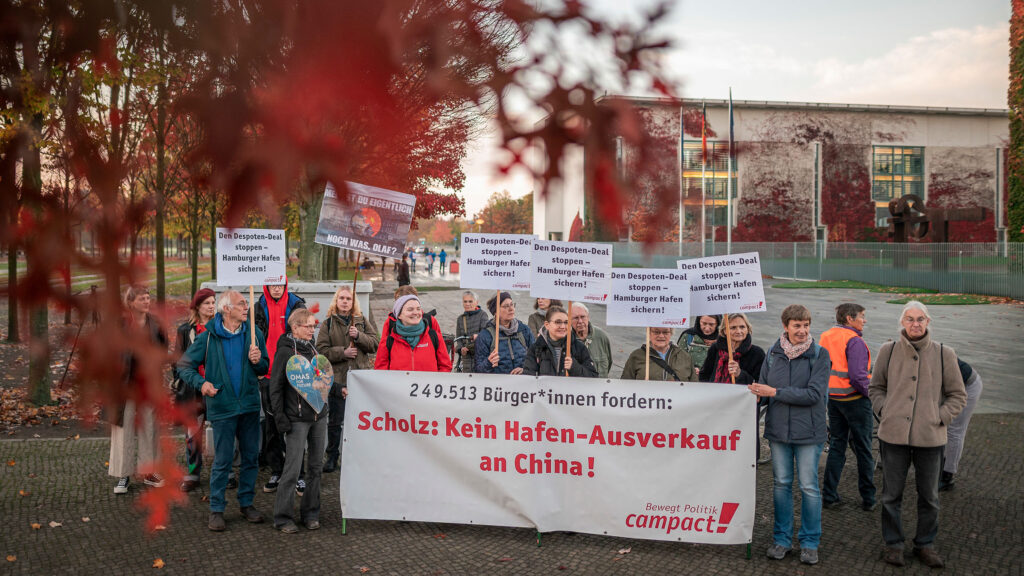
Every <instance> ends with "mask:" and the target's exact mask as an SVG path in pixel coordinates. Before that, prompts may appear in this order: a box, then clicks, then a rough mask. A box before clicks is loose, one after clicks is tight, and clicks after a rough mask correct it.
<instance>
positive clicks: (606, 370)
mask: <svg viewBox="0 0 1024 576" xmlns="http://www.w3.org/2000/svg"><path fill="white" fill-rule="evenodd" d="M125 305H126V310H127V311H128V319H129V320H128V321H131V322H136V323H137V324H136V325H137V326H140V327H142V328H144V333H147V334H150V337H151V338H152V339H153V341H154V342H164V343H165V342H166V338H165V337H164V336H163V334H162V332H161V331H160V330H159V328H158V327H157V323H156V322H155V320H153V318H152V317H151V316H150V315H149V314H148V307H149V295H148V292H146V291H145V289H142V288H138V287H132V288H130V289H129V290H128V293H127V294H126V296H125ZM255 306H256V310H255V324H256V330H252V329H251V328H250V327H249V325H248V314H249V310H248V308H249V303H248V302H247V301H246V299H245V297H244V296H243V295H242V294H240V293H238V292H236V291H232V290H228V291H226V292H223V293H222V294H220V295H219V296H216V295H215V294H214V293H213V291H211V290H208V289H203V290H200V291H198V292H197V293H196V294H195V296H194V297H193V299H192V301H191V303H190V307H189V311H190V316H189V319H188V321H187V322H185V323H184V324H182V325H181V326H180V327H179V328H178V330H177V340H176V348H177V350H178V353H179V356H180V359H179V360H178V362H177V363H176V365H175V384H176V385H175V386H174V387H173V388H174V389H175V394H176V399H177V400H178V401H179V402H191V403H192V404H191V405H194V406H195V407H196V412H195V417H194V418H193V419H191V420H190V421H189V422H186V423H185V424H186V425H185V429H186V453H187V455H186V466H187V470H186V475H185V477H184V478H185V479H184V482H183V483H182V485H181V489H182V490H183V491H186V492H187V491H191V490H193V489H195V488H196V487H197V486H198V485H199V478H200V471H201V467H202V452H203V449H202V439H203V426H204V421H205V422H207V423H208V425H209V427H211V428H212V430H213V444H214V446H213V453H214V461H213V465H212V470H211V473H210V497H209V501H210V518H209V529H210V530H213V531H222V530H224V529H225V527H226V524H225V520H224V511H225V507H226V498H225V493H226V490H227V489H228V488H229V487H237V490H238V492H237V498H238V503H239V506H240V508H241V513H242V516H243V517H244V518H245V519H246V520H248V521H249V522H254V523H256V522H262V521H263V520H264V519H263V516H262V514H261V513H260V512H259V511H257V510H256V509H255V508H254V507H253V498H254V494H255V490H256V477H257V472H258V468H259V466H260V465H261V464H263V465H265V466H268V467H269V468H270V471H271V476H270V480H269V481H268V482H267V483H266V484H265V485H264V487H263V490H264V492H268V493H273V492H276V496H275V504H274V516H273V522H274V526H275V527H276V528H277V529H279V530H281V531H282V532H285V533H295V532H297V531H298V525H297V524H298V523H297V522H296V520H295V515H294V501H293V497H292V492H295V493H297V494H298V495H299V496H301V502H300V507H299V520H300V521H301V523H302V524H303V525H304V526H305V527H306V528H307V529H309V530H315V529H317V528H319V526H320V524H319V511H320V479H321V476H322V474H323V473H331V472H334V471H336V470H338V469H339V467H340V462H339V461H340V457H341V430H342V420H343V417H344V405H345V399H346V397H347V395H348V390H347V386H346V378H347V374H348V371H349V370H353V369H370V368H371V367H372V368H373V369H376V370H408V371H440V372H448V371H451V370H452V369H453V357H454V358H456V361H457V362H458V364H457V365H456V369H460V368H461V369H462V370H463V371H473V372H478V373H488V374H510V375H518V374H522V375H544V376H572V377H583V378H607V377H609V374H610V372H611V368H612V349H611V344H610V341H609V338H608V335H607V333H606V332H605V331H604V330H602V329H601V328H600V327H598V326H595V325H594V323H593V322H592V321H591V318H590V312H589V310H588V309H587V307H586V306H585V305H583V304H580V303H574V304H571V308H570V309H567V308H566V307H565V306H564V305H563V304H562V302H560V301H558V300H554V299H546V298H536V299H535V300H534V302H533V308H534V310H535V311H534V312H533V313H532V314H531V315H530V316H529V318H528V321H527V322H525V323H524V322H521V321H520V320H519V319H518V318H517V314H516V302H515V300H514V298H513V297H512V295H511V294H510V293H508V292H499V293H496V294H495V295H494V296H492V297H491V298H490V299H489V300H487V302H486V303H485V306H486V311H485V310H484V309H483V308H482V307H481V306H480V303H479V300H478V298H477V296H476V294H474V293H473V292H472V291H465V292H463V293H462V306H463V313H462V314H461V315H459V316H458V317H457V318H456V322H455V332H456V339H455V349H454V350H453V352H452V353H451V354H450V353H449V350H448V347H447V345H446V343H445V339H444V335H443V334H442V331H441V326H440V323H439V322H438V319H437V315H436V311H435V310H431V311H427V310H424V309H423V306H422V303H421V302H420V299H419V296H418V294H417V291H416V289H415V288H414V287H412V286H410V285H401V286H399V288H398V290H396V291H395V300H394V304H393V306H392V309H391V312H390V313H389V314H388V316H387V318H386V320H385V321H384V324H383V329H381V330H380V331H379V334H378V330H377V327H376V326H375V325H374V322H372V321H371V320H370V319H369V317H368V316H366V315H364V314H363V313H362V312H361V311H360V309H359V305H358V301H357V299H356V298H355V294H354V293H353V290H352V287H351V285H342V286H341V287H340V288H339V289H338V290H337V292H336V293H335V294H334V297H333V298H332V300H331V304H330V306H329V308H328V310H327V314H326V318H325V319H324V320H323V321H322V322H318V321H317V319H316V318H315V317H314V315H313V313H312V312H310V311H309V310H308V309H307V308H306V306H305V303H304V301H303V300H302V298H300V297H298V296H297V295H295V294H292V293H290V292H288V290H287V284H284V285H280V286H265V287H263V294H262V296H261V297H260V299H259V301H258V302H257V303H256V304H255ZM488 312H489V313H490V314H488ZM835 320H836V322H835V325H834V326H833V327H831V328H829V329H827V330H825V331H824V332H823V333H822V334H821V335H820V336H819V337H818V339H817V340H815V338H813V337H812V335H811V313H810V311H809V310H808V309H807V308H806V307H804V306H802V305H799V304H793V305H790V306H787V307H786V308H785V309H784V310H783V311H782V315H781V324H782V332H781V334H780V335H779V337H778V338H776V339H775V340H774V342H773V343H772V344H771V345H770V346H769V347H768V349H767V350H765V349H763V348H761V347H759V346H757V345H755V344H753V341H752V336H753V330H752V328H751V325H750V322H749V320H748V319H747V316H746V315H745V314H740V313H734V314H725V315H723V316H711V315H706V316H700V317H698V318H696V319H695V321H694V326H693V327H692V328H690V329H688V330H686V331H684V332H682V333H681V334H680V335H679V336H678V338H674V331H673V330H672V329H671V328H662V327H651V328H649V329H648V330H649V334H650V338H649V345H647V344H645V345H641V346H640V347H639V348H638V349H636V350H634V351H632V352H631V353H630V354H629V356H628V358H627V360H626V361H625V363H624V365H623V369H622V371H621V373H620V374H619V378H621V379H625V380H639V379H650V380H664V381H697V380H699V381H702V382H717V383H729V384H739V385H744V386H746V387H747V389H748V390H749V392H750V393H751V394H753V395H754V396H756V397H757V399H758V405H759V406H760V409H761V410H762V411H763V412H764V414H765V427H764V437H765V439H766V440H767V441H768V442H769V443H770V446H771V465H772V474H773V480H774V488H773V501H774V529H773V542H772V544H771V546H770V547H769V548H768V549H767V556H768V557H769V558H772V559H778V560H781V559H783V558H785V557H786V555H787V554H788V553H789V552H791V551H793V526H794V509H793V507H794V499H793V493H792V491H793V488H792V484H793V480H794V476H795V478H796V480H797V482H798V484H799V489H800V491H801V495H802V498H801V504H800V506H801V513H800V531H799V534H798V543H799V550H800V560H801V561H802V562H804V563H806V564H816V563H817V562H818V547H819V544H820V542H821V536H822V534H821V532H822V530H821V518H822V509H823V508H825V509H830V508H836V507H839V506H841V505H842V504H843V500H842V498H841V497H840V495H839V492H838V484H839V479H840V476H841V473H842V470H843V467H844V465H845V462H846V449H847V446H850V447H851V448H852V449H853V452H854V455H855V457H856V460H857V487H858V495H859V500H860V508H862V509H863V510H864V511H869V512H870V511H873V510H875V508H876V503H877V501H878V500H879V498H876V488H875V483H874V470H875V468H876V462H875V460H874V456H873V454H872V450H871V443H872V436H873V433H874V429H875V422H876V421H877V423H878V426H877V437H878V440H879V447H880V448H879V454H880V460H881V462H880V465H881V468H882V480H883V483H882V490H881V496H880V500H881V504H882V516H881V532H882V538H883V541H884V544H885V546H884V548H883V551H882V559H883V560H884V561H886V562H888V563H889V564H893V565H897V566H903V565H904V564H905V556H904V550H903V548H904V540H905V538H904V534H903V528H902V521H901V505H902V500H903V492H904V487H905V484H906V481H907V476H908V471H909V469H910V467H911V466H913V467H914V469H915V482H916V487H917V494H918V503H917V530H916V534H915V536H914V539H913V544H914V548H913V553H914V555H915V556H918V557H919V558H920V559H921V561H922V562H923V563H924V564H926V565H927V566H929V567H933V568H937V567H942V566H943V564H944V562H943V559H942V557H941V556H940V555H939V554H938V552H937V551H936V550H935V545H934V541H935V537H936V534H937V531H938V511H939V498H938V493H939V492H940V491H942V490H949V489H952V488H953V487H954V485H955V474H956V471H957V466H958V463H959V460H960V456H961V454H962V450H963V440H964V436H965V433H966V428H967V425H968V423H969V421H970V417H971V413H972V412H973V409H974V405H975V404H976V402H977V399H978V397H979V395H980V392H981V386H982V384H981V378H980V376H979V375H978V373H977V372H976V371H975V370H973V369H972V368H971V367H970V366H969V365H967V364H966V363H965V362H964V361H963V360H961V359H959V358H958V356H957V354H956V352H955V351H954V350H953V349H952V348H951V347H949V346H945V345H943V344H941V343H939V342H937V341H935V340H933V339H932V337H931V332H930V330H929V324H930V322H931V317H930V316H929V314H928V309H927V307H926V306H925V305H924V304H922V303H920V302H916V301H912V302H909V303H908V304H906V305H905V306H904V308H903V310H902V312H901V314H900V318H899V327H900V330H899V333H898V337H897V338H896V339H895V340H890V341H889V342H887V343H885V344H884V345H883V346H882V347H881V349H880V350H879V351H878V353H877V360H876V361H875V362H874V363H873V362H872V354H871V351H870V350H869V348H868V346H867V344H866V342H865V341H864V339H863V329H864V326H865V323H866V318H865V309H864V307H863V306H860V305H858V304H852V303H844V304H841V305H840V306H838V307H837V308H836V318H835ZM318 325H319V331H317V327H318ZM253 335H254V336H255V338H254V339H253ZM496 341H497V344H495V342H496ZM318 354H322V355H324V356H325V357H326V358H327V360H328V361H329V362H330V364H331V367H332V371H333V375H334V384H333V386H332V387H331V391H330V393H329V398H328V401H327V402H326V403H325V404H324V407H323V408H322V409H321V410H319V411H316V410H314V409H313V408H312V406H311V405H310V404H308V403H306V401H305V400H304V399H302V398H301V397H300V395H299V394H298V393H297V392H296V391H295V389H294V388H293V387H292V386H290V385H289V383H288V379H287V374H286V372H287V365H288V364H289V360H290V359H292V358H293V357H295V356H301V357H303V358H305V359H306V360H312V359H313V358H314V357H315V356H316V355H318ZM131 373H132V368H131V364H130V363H129V367H128V374H129V378H130V377H131V376H130V375H131ZM198 399H202V400H204V401H203V402H197V401H196V400H198ZM133 411H134V406H131V405H127V406H125V407H124V409H123V411H122V412H123V413H122V414H119V415H118V418H117V419H115V421H114V422H113V424H114V426H113V432H112V443H111V458H110V464H111V465H110V474H111V475H113V476H116V477H118V484H117V486H116V487H115V490H114V491H115V493H124V492H127V490H128V485H129V481H130V476H131V474H132V472H133V469H134V468H133V463H132V462H129V459H130V458H129V456H128V455H130V454H131V450H132V449H133V448H134V446H133V443H134V442H137V443H138V446H139V458H140V460H145V459H147V458H149V459H152V458H154V457H155V450H156V440H155V439H156V435H155V432H154V428H153V424H152V414H144V415H143V416H144V418H143V420H142V421H143V422H145V423H147V424H146V425H144V426H141V427H140V428H139V430H140V432H139V433H138V434H136V433H135V432H134V427H132V426H125V425H124V422H125V421H127V420H129V419H132V418H135V415H134V413H133ZM261 422H262V424H261ZM135 436H138V438H137V439H136V438H135ZM826 445H827V447H828V448H827V451H828V456H827V460H826V465H825V471H824V475H823V481H822V485H821V487H820V489H819V479H818V463H819V461H820V457H821V453H822V451H824V450H826ZM235 468H237V475H236V473H235ZM144 481H145V482H146V483H147V484H152V485H159V484H161V483H162V482H163V479H162V478H160V477H158V476H156V475H149V476H147V477H146V478H145V479H144Z"/></svg>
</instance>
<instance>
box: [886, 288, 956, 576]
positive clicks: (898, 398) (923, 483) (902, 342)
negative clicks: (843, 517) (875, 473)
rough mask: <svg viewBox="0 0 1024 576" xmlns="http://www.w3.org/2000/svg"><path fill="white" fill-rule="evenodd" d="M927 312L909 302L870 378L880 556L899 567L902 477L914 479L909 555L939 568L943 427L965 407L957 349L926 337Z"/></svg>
mask: <svg viewBox="0 0 1024 576" xmlns="http://www.w3.org/2000/svg"><path fill="white" fill-rule="evenodd" d="M930 323H931V316H929V315H928V308H927V307H926V306H925V305H924V304H922V303H920V302H917V301H911V302H908V303H907V305H906V306H904V307H903V312H902V313H901V314H900V327H901V331H900V337H899V339H898V340H896V341H894V342H887V343H885V344H884V345H882V349H881V350H880V351H879V353H878V363H877V364H876V365H875V368H874V371H873V374H872V376H871V386H870V387H869V389H868V391H869V393H870V395H871V408H872V410H874V412H875V416H877V417H878V418H879V425H878V444H879V451H880V452H881V457H882V538H883V539H884V540H885V549H884V550H883V551H882V559H883V560H885V561H886V562H888V563H889V564H893V565H895V566H903V565H904V564H905V560H904V558H903V541H904V536H903V524H902V517H901V514H900V512H901V510H900V508H901V505H902V503H903V488H904V486H905V485H906V482H907V472H908V471H909V470H910V466H911V465H913V466H914V476H915V478H916V480H917V534H916V535H915V536H914V555H915V556H918V557H919V558H920V559H921V561H922V562H924V563H925V564H926V565H927V566H929V567H931V568H941V567H942V566H943V565H944V562H943V560H942V557H941V556H940V555H939V553H938V552H936V551H935V535H936V533H938V531H939V473H940V472H941V471H942V453H943V450H944V448H945V445H946V429H947V427H948V426H949V423H950V422H952V421H953V418H956V416H957V414H959V413H960V411H961V410H963V408H964V405H965V404H966V403H967V392H966V391H965V389H964V381H963V377H962V376H961V375H960V368H959V366H958V365H957V361H956V352H955V351H954V350H953V349H952V348H950V347H949V346H946V345H944V344H941V343H939V342H936V341H934V340H932V338H931V331H930V330H929V329H928V326H929V324H930Z"/></svg>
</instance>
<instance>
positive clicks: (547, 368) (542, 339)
mask: <svg viewBox="0 0 1024 576" xmlns="http://www.w3.org/2000/svg"><path fill="white" fill-rule="evenodd" d="M568 334H569V314H567V313H566V312H565V309H564V308H562V307H561V306H550V307H549V308H548V312H547V314H546V315H545V317H544V325H543V326H542V327H541V329H540V336H538V337H537V340H536V341H534V343H533V346H531V347H530V351H529V352H528V353H527V354H526V360H525V361H524V362H523V374H528V375H530V376H565V375H566V373H568V375H569V376H576V377H581V378H596V377H597V366H595V365H594V360H593V359H591V357H590V352H589V351H587V347H586V346H585V345H584V344H583V342H582V341H581V340H580V339H579V338H573V339H572V347H571V348H570V353H569V354H566V353H565V348H566V336H567V335H568Z"/></svg>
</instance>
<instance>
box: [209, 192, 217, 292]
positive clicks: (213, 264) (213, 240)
mask: <svg viewBox="0 0 1024 576" xmlns="http://www.w3.org/2000/svg"><path fill="white" fill-rule="evenodd" d="M210 275H211V277H212V278H213V279H214V280H216V279H217V206H216V204H214V205H212V206H211V207H210Z"/></svg>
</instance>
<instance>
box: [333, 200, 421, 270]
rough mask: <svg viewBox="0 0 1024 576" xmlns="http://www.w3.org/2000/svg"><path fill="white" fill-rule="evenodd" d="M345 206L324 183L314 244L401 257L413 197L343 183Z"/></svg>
mask: <svg viewBox="0 0 1024 576" xmlns="http://www.w3.org/2000/svg"><path fill="white" fill-rule="evenodd" d="M346 184H347V185H348V193H349V196H348V203H347V204H346V203H345V202H344V201H343V200H342V199H340V198H338V193H337V191H336V190H335V189H334V185H333V184H331V183H328V184H327V189H326V190H325V191H324V201H323V205H322V206H321V208H320V222H319V223H318V224H317V227H316V237H315V239H314V241H315V242H316V243H317V244H324V245H327V246H336V247H338V248H346V249H348V250H356V251H358V252H365V253H367V254H374V255H377V256H388V257H392V258H401V257H402V252H403V251H404V250H405V242H406V239H407V237H408V236H409V224H410V223H411V222H412V214H413V210H414V209H415V208H416V197H415V196H412V195H410V194H403V193H401V192H395V191H394V190H385V189H384V188H376V187H374V186H367V185H365V184H357V183H355V182H346Z"/></svg>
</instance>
